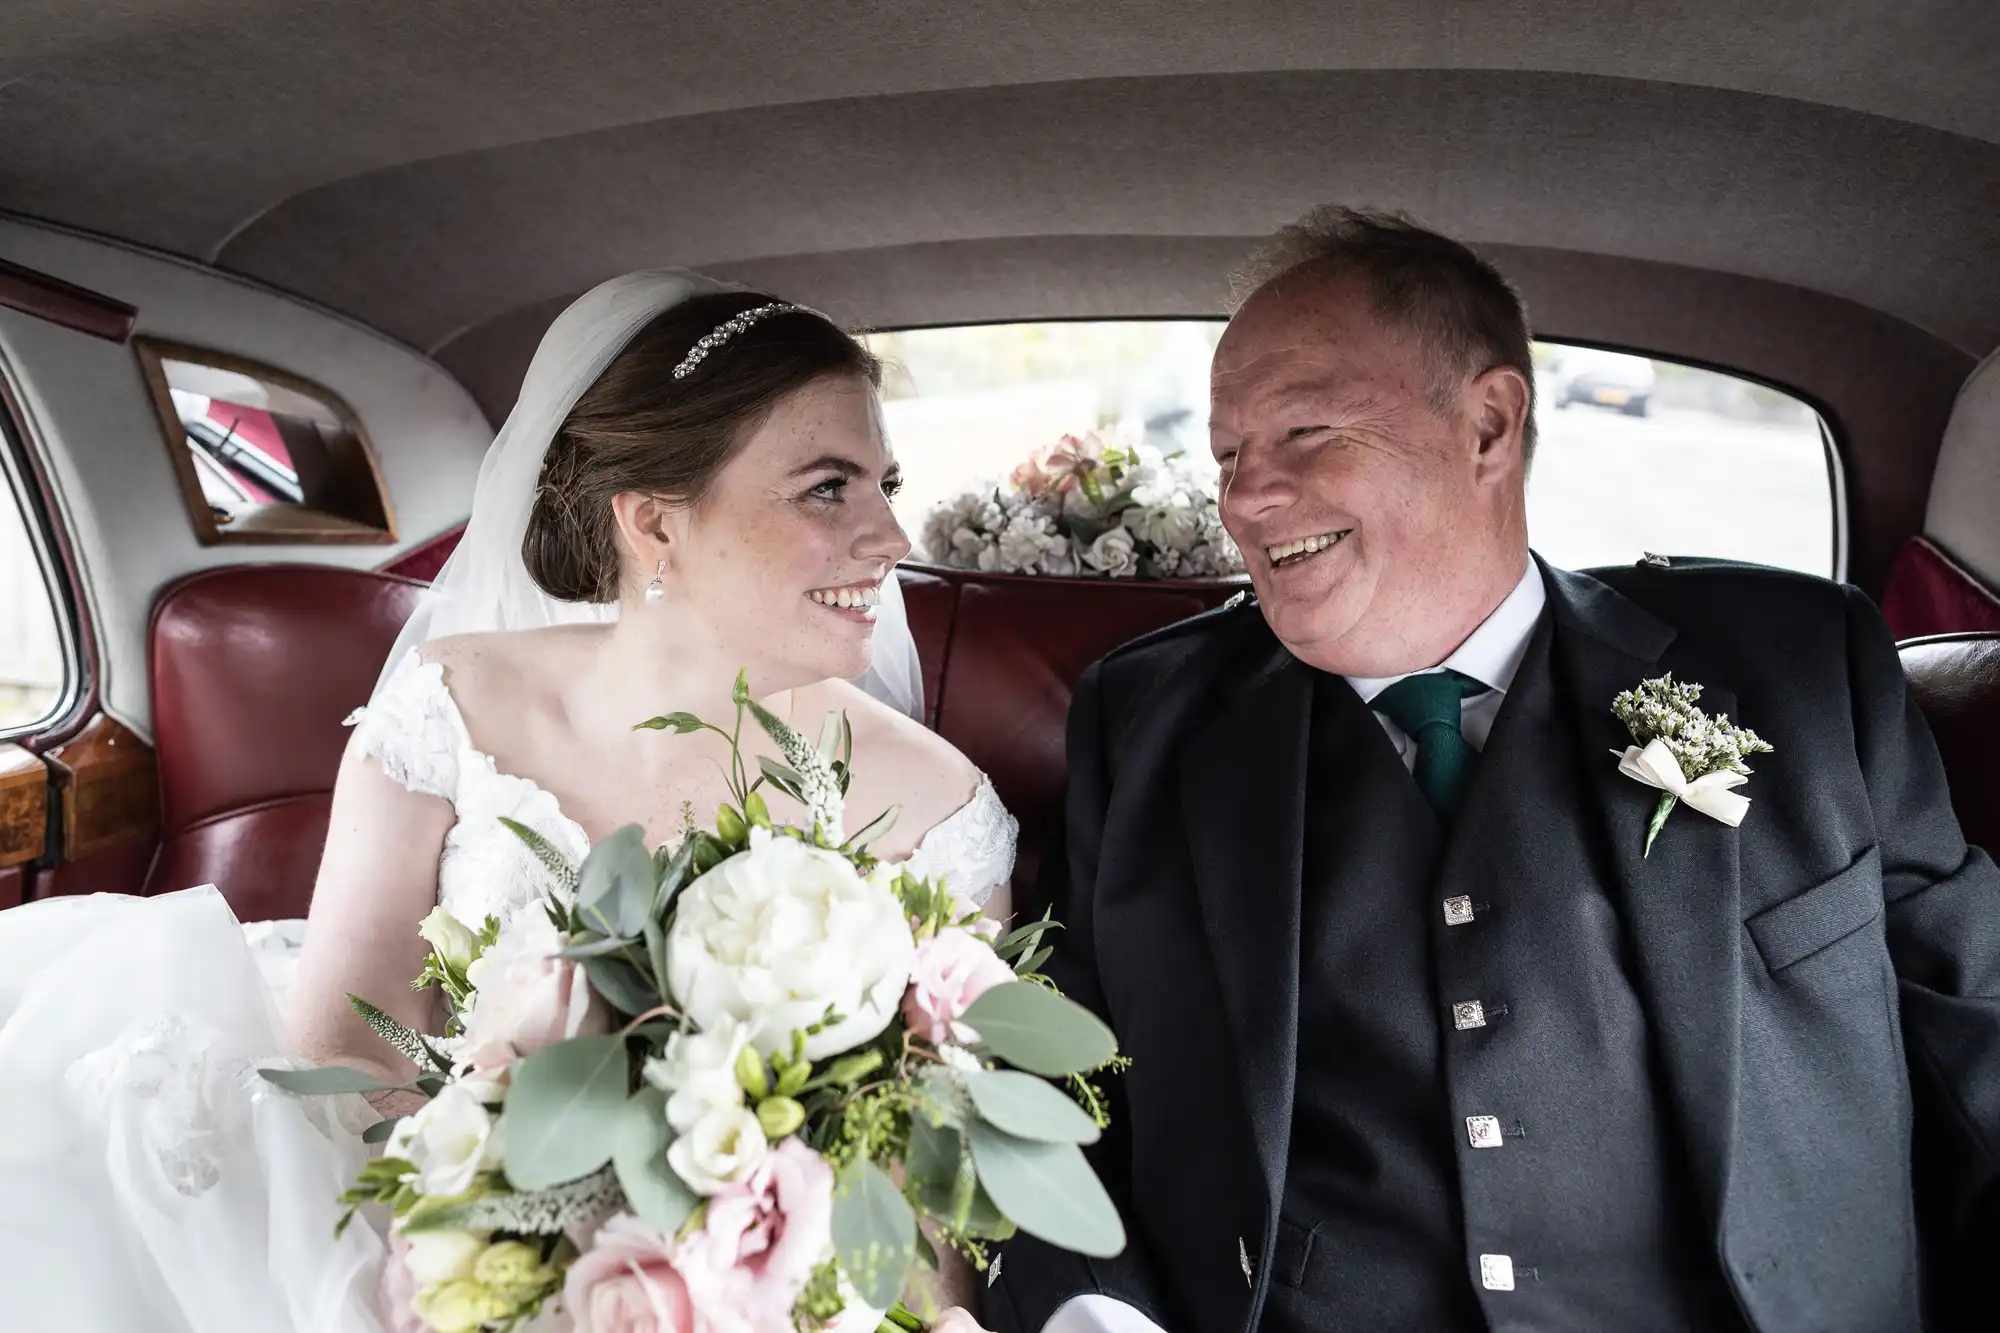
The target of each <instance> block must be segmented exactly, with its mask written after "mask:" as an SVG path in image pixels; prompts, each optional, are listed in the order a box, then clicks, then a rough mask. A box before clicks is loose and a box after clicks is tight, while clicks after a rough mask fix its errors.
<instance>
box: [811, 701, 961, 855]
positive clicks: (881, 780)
mask: <svg viewBox="0 0 2000 1333" xmlns="http://www.w3.org/2000/svg"><path fill="white" fill-rule="evenodd" d="M800 702H801V704H802V705H803V706H802V707H801V708H800V710H799V722H800V723H801V724H803V728H802V729H803V730H804V731H805V732H806V733H807V734H808V736H816V735H817V734H818V731H819V724H820V718H821V717H822V716H823V715H824V714H826V713H829V712H836V711H838V712H845V713H846V714H847V720H848V722H849V724H850V725H852V726H853V728H854V769H855V773H854V782H855V786H854V789H853V790H852V791H850V792H849V797H850V799H855V798H859V799H861V800H863V801H866V800H867V798H868V797H869V796H870V795H873V796H874V797H875V798H876V799H877V800H878V801H879V802H880V803H881V804H884V805H891V804H893V805H899V806H901V807H902V808H903V816H904V817H903V819H900V820H898V826H899V829H908V830H911V831H913V832H919V833H920V832H921V831H923V830H924V829H928V828H929V827H931V826H932V825H933V824H937V823H939V822H941V821H943V820H944V819H946V818H948V817H950V816H951V815H952V814H953V813H954V812H955V811H957V810H958V809H959V807H961V806H963V805H964V804H965V803H966V802H967V801H969V800H971V799H972V797H973V796H974V794H975V793H976V792H977V791H978V790H979V784H980V782H981V780H982V778H983V775H982V774H981V773H980V771H979V769H978V768H977V767H976V766H975V765H974V764H973V762H972V761H971V760H970V759H967V758H966V757H965V755H964V754H963V753H962V752H961V751H960V750H959V748H958V747H957V746H955V745H953V744H952V743H951V742H950V741H948V740H946V739H945V738H944V737H942V736H940V735H938V734H937V733H936V732H934V731H932V730H931V729H930V728H928V727H926V726H924V725H923V724H922V723H921V722H918V721H916V720H915V719H913V718H910V717H907V716H905V715H904V714H902V713H900V712H898V711H896V710H895V709H894V708H891V707H890V706H889V705H887V704H885V703H883V702H882V701H881V700H879V699H875V698H873V697H871V696H869V695H867V694H864V693H863V692H862V691H861V690H859V689H857V688H855V687H854V686H853V685H850V684H848V683H847V682H846V681H841V680H830V681H823V682H821V683H820V684H818V685H815V686H813V687H812V690H811V695H810V697H809V698H806V699H802V700H801V701H800Z"/></svg>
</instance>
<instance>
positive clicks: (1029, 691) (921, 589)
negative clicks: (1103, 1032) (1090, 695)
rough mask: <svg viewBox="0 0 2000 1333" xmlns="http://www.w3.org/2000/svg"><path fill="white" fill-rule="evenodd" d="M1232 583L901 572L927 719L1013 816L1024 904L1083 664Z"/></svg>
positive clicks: (1049, 817) (1050, 825)
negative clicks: (988, 779)
mask: <svg viewBox="0 0 2000 1333" xmlns="http://www.w3.org/2000/svg"><path fill="white" fill-rule="evenodd" d="M1241 586H1242V585H1241V584H1238V583H1235V582H1226V583H1225V582H1209V581H1187V582H1168V581H1161V582H1146V583H1137V582H1133V581H1131V580H1127V579H1058V578H1042V577H1038V576H1036V577H1031V576H1026V575H1008V574H974V573H967V572H963V571H959V570H942V569H927V570H923V571H917V570H910V569H905V570H904V571H903V588H904V599H905V601H906V602H907V604H908V606H909V612H910V628H911V631H912V633H914V634H915V635H916V638H917V652H918V655H919V656H920V657H921V658H922V659H923V662H924V701H925V711H926V713H927V714H928V718H927V720H928V721H929V722H930V724H931V726H932V727H933V728H934V729H935V730H936V731H937V732H938V733H939V734H940V735H942V736H943V737H944V738H945V739H946V740H948V741H950V742H951V743H952V744H954V745H956V746H957V747H958V748H959V749H960V750H963V751H964V752H965V754H966V756H967V757H968V758H970V759H971V760H972V762H973V763H975V764H977V765H979V767H980V768H982V769H984V770H986V773H987V774H988V775H989V776H990V777H991V778H992V779H993V786H994V788H995V790H997V791H998V792H999V793H1000V798H1001V799H1002V800H1003V801H1005V802H1006V803H1007V808H1008V809H1010V810H1012V811H1013V812H1014V815H1015V817H1016V818H1018V819H1019V820H1020V821H1021V849H1020V859H1019V861H1018V862H1017V863H1016V865H1015V868H1014V886H1015V901H1016V902H1027V901H1028V891H1029V890H1030V889H1031V888H1032V886H1033V884H1034V878H1035V874H1036V871H1037V869H1038V867H1039V864H1040V855H1041V849H1042V846H1043V844H1044V843H1045V842H1046V841H1047V839H1048V836H1049V835H1050V834H1051V833H1052V832H1054V830H1055V825H1056V822H1057V821H1058V820H1059V819H1060V818H1061V817H1062V797H1063V789H1064V786H1065V785H1066V782H1067V767H1066V762H1065V759H1064V754H1063V732H1064V724H1065V720H1066V719H1067V717H1068V714H1069V701H1070V695H1071V694H1072V693H1074V692H1075V690H1076V682H1077V678H1078V677H1079V676H1081V675H1083V671H1084V668H1085V667H1087V666H1089V665H1090V664H1091V663H1092V662H1094V661H1096V660H1097V659H1098V658H1100V657H1103V656H1104V655H1105V654H1106V653H1108V652H1110V651H1111V650H1112V649H1113V648H1116V647H1117V646H1118V645H1120V644H1122V643H1125V642H1127V641H1129V640H1132V639H1136V638H1138V637H1139V636H1140V635H1141V634H1145V633H1147V632H1149V631H1151V630H1155V629H1158V628H1160V627H1161V626H1163V625H1170V624H1172V623H1173V622H1174V621H1176V620H1185V619H1187V618H1188V617H1189V616H1192V615H1198V614H1200V613H1201V612H1203V611H1207V610H1209V609H1211V608H1213V607H1216V606H1219V605H1221V604H1222V603H1223V602H1224V601H1226V600H1227V599H1228V598H1229V597H1230V596H1232V595H1233V594H1235V593H1236V592H1237V591H1238V590H1239V589H1240V587H1241Z"/></svg>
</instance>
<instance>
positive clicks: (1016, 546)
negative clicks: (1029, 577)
mask: <svg viewBox="0 0 2000 1333" xmlns="http://www.w3.org/2000/svg"><path fill="white" fill-rule="evenodd" d="M1061 540H1062V538H1061V537H1060V536H1059V535H1058V534H1057V533H1056V530H1055V524H1054V523H1053V522H1052V521H1050V520H1049V519H1047V518H1045V517H1043V516H1042V515H1040V514H1037V513H1033V512H1031V511H1026V510H1024V511H1022V512H1021V513H1018V514H1016V515H1014V516H1013V517H1012V518H1010V519H1008V520H1007V526H1006V527H1004V528H1002V529H1001V530H1000V542H999V546H1000V551H999V562H1000V568H1001V569H1002V570H1004V571H1006V572H1007V573H1009V574H1028V573H1032V572H1033V571H1034V570H1035V569H1037V568H1038V567H1039V566H1040V565H1041V563H1042V556H1043V554H1044V553H1045V552H1047V551H1048V550H1049V548H1050V547H1051V546H1053V545H1054V544H1055V543H1056V542H1059V541H1061Z"/></svg>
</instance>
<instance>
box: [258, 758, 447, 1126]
mask: <svg viewBox="0 0 2000 1333" xmlns="http://www.w3.org/2000/svg"><path fill="white" fill-rule="evenodd" d="M454 817H455V816H454V813H453V810H452V807H451V804H450V803H449V802H448V801H445V800H444V799H442V798H441V797H437V796H430V795H426V794H424V793H421V792H416V791H411V790H408V789H407V788H405V787H404V786H403V785H402V784H401V783H399V782H397V781H395V780H394V779H393V778H391V777H389V776H388V774H386V773H384V772H383V771H382V769H381V766H380V765H379V764H378V763H377V762H376V761H375V760H374V759H372V758H369V757H367V756H365V755H364V754H363V753H362V752H361V747H360V746H359V745H358V744H350V745H349V746H348V749H347V754H346V756H345V757H344V758H343V759H342V760H341V765H340V776H339V779H338V780H337V781H336V782H335V784H334V788H333V816H332V820H331V823H330V825H329V827H328V829H327V838H326V852H325V854H324V856H322V858H321V860H320V865H319V878H318V881H317V882H316V883H315V885H314V887H313V899H312V912H311V916H310V918H309V922H308V925H307V928H306V942H305V949H304V951H303V953H302V954H301V955H300V957H299V967H298V972H297V973H296V974H295V977H294V979H293V983H292V990H291V1013H290V1014H289V1016H288V1017H289V1021H290V1026H291V1032H292V1039H293V1042H294V1043H295V1046H296V1048H297V1050H298V1052H299V1054H300V1055H303V1056H304V1057H306V1058H307V1059H309V1060H312V1061H314V1062H316V1063H319V1064H341V1065H350V1066H353V1067H355V1068H359V1069H365V1070H367V1071H369V1072H371V1073H374V1074H376V1075H378V1076H379V1077H381V1078H383V1079H384V1080H385V1081H394V1082H402V1081H403V1080H405V1079H408V1078H410V1077H412V1076H413V1075H414V1073H415V1068H414V1067H413V1066H412V1065H411V1064H410V1062H409V1061H408V1060H406V1059H404V1058H403V1057H402V1056H401V1055H400V1054H399V1053H397V1051H396V1050H395V1049H394V1048H393V1047H391V1046H390V1045H389V1044H388V1043H387V1042H385V1041H383V1040H382V1039H381V1038H380V1037H378V1036H376V1035H375V1033H374V1032H373V1031H372V1030H371V1029H370V1028H369V1027H368V1025H367V1024H366V1023H364V1022H362V1021H361V1018H360V1016H359V1015H357V1014H356V1013H355V1012H354V1010H353V1008H352V1007H351V1006H349V1004H348V1002H347V997H348V996H349V995H350V994H353V995H359V996H361V997H362V998H363V999H365V1000H367V1001H368V1002H369V1003H371V1004H373V1005H375V1006H376V1007H377V1008H379V1009H381V1010H382V1011H383V1012H384V1013H387V1014H388V1015H389V1016H390V1017H392V1018H395V1019H398V1020H400V1021H401V1022H403V1023H406V1024H408V1025H409V1026H411V1027H413V1028H417V1029H419V1030H428V1029H430V1028H431V1027H432V1025H433V1023H434V1021H435V1018H436V994H435V992H434V991H429V990H426V991H413V990H411V989H410V982H411V980H412V979H413V978H414V977H415V976H416V975H417V974H418V973H419V972H421V971H422V970H423V966H424V958H425V956H426V954H427V953H428V951H429V946H428V945H426V944H425V943H424V942H423V940H422V939H421V938H420V937H419V936H418V935H417V926H418V924H419V923H420V922H421V921H422V920H423V919H424V917H425V916H426V915H427V914H428V913H429V912H430V910H431V908H432V907H433V906H434V905H435V904H436V902H437V873H438V857H439V854H440V853H441V852H442V850H443V848H444V839H445V834H446V833H447V832H448V831H449V830H450V828H451V825H452V821H453V819H454ZM369 1100H370V1101H371V1102H374V1103H375V1105H376V1107H377V1109H379V1110H382V1111H383V1112H384V1113H385V1114H394V1113H396V1112H397V1111H399V1110H403V1109H409V1105H413V1104H414V1103H415V1102H416V1101H417V1100H419V1099H418V1098H417V1097H416V1095H415V1094H410V1093H402V1094H378V1095H377V1096H373V1097H370V1098H369ZM398 1103H406V1104H408V1105H398Z"/></svg>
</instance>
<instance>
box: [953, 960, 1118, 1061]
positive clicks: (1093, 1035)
mask: <svg viewBox="0 0 2000 1333" xmlns="http://www.w3.org/2000/svg"><path fill="white" fill-rule="evenodd" d="M964 1020H965V1023H966V1026H968V1027H970V1028H972V1029H973V1030H974V1031H976V1032H978V1033H979V1039H980V1045H981V1046H982V1047H983V1048H984V1049H985V1050H987V1051H989V1052H991V1053H992V1054H993V1055H995V1056H997V1057H999V1058H1000V1059H1002V1060H1005V1061H1006V1062H1007V1063H1008V1064H1011V1065H1014V1066H1015V1067H1017V1068H1020V1069H1025V1070H1027V1071H1028V1072H1029V1073H1031V1074H1041V1075H1044V1076H1046V1077H1050V1078H1055V1077H1059V1076H1061V1075H1063V1074H1077V1073H1083V1072H1086V1071H1089V1070H1093V1069H1101V1068H1103V1066H1104V1065H1105V1064H1106V1063H1107V1062H1108V1061H1110V1059H1111V1058H1112V1057H1113V1056H1115V1055H1116V1054H1117V1053H1118V1042H1117V1039H1116V1038H1114V1037H1113V1036H1112V1035H1111V1029H1110V1028H1108V1027H1106V1026H1104V1023H1103V1021H1102V1020H1101V1019H1099V1018H1098V1017H1097V1015H1095V1014H1093V1013H1091V1012H1090V1011H1089V1010H1088V1009H1085V1008H1084V1007H1083V1006H1082V1005H1080V1004H1077V1003H1076V1002H1075V1001H1073V1000H1068V999H1065V998H1063V997H1062V996H1060V995H1058V994H1056V993H1055V992H1054V991H1052V990H1049V989H1047V988H1045V987H1042V986H1035V985H1029V984H1026V983H1023V982H1019V981H1016V982H1011V983H1009V984H1007V985H1004V986H995V987H993V988H992V989H991V990H989V991H987V992H986V993H985V994H984V995H981V996H980V997H979V998H978V999H977V1000H975V1001H973V1002H972V1004H971V1005H970V1006H969V1007H967V1009H966V1011H965V1015H964Z"/></svg>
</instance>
